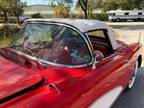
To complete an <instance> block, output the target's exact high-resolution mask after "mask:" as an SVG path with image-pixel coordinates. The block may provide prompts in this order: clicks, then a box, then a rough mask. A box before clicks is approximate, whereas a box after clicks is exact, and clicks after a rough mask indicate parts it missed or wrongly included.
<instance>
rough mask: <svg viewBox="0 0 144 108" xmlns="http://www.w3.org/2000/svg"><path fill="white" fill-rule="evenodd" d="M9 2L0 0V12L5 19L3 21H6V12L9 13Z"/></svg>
mask: <svg viewBox="0 0 144 108" xmlns="http://www.w3.org/2000/svg"><path fill="white" fill-rule="evenodd" d="M9 6H10V1H9V0H0V11H1V12H2V13H3V16H4V17H5V21H6V22H7V21H8V12H9Z"/></svg>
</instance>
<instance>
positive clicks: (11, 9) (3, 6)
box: [0, 0, 26, 22]
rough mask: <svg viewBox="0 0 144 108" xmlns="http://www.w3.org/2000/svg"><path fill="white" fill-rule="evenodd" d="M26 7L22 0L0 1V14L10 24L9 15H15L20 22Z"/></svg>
mask: <svg viewBox="0 0 144 108" xmlns="http://www.w3.org/2000/svg"><path fill="white" fill-rule="evenodd" d="M25 6H26V2H21V1H20V0H0V12H2V13H3V16H4V17H5V21H6V22H8V15H13V16H15V17H16V18H17V20H19V16H20V15H22V13H23V7H25Z"/></svg>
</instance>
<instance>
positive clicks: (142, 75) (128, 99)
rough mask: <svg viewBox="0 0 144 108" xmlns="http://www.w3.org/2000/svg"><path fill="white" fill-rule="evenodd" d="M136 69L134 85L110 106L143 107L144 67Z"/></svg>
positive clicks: (118, 107) (120, 107)
mask: <svg viewBox="0 0 144 108" xmlns="http://www.w3.org/2000/svg"><path fill="white" fill-rule="evenodd" d="M138 71H139V73H138V76H137V79H136V82H135V85H134V87H133V88H132V89H131V90H130V91H127V92H124V93H123V94H122V95H121V96H120V97H119V99H118V100H117V101H116V102H115V104H114V105H113V107H112V108H144V67H142V68H140V69H139V70H138Z"/></svg>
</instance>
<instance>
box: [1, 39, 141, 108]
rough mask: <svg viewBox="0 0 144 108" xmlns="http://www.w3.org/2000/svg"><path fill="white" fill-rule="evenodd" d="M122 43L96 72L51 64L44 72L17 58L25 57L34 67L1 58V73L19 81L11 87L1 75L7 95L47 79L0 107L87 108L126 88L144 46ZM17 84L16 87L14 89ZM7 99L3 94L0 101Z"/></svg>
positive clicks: (99, 64) (101, 63)
mask: <svg viewBox="0 0 144 108" xmlns="http://www.w3.org/2000/svg"><path fill="white" fill-rule="evenodd" d="M118 43H119V45H120V47H119V49H117V50H116V51H115V52H114V53H113V54H112V55H111V56H109V57H107V58H105V59H103V60H102V61H100V62H99V63H97V64H96V69H92V66H87V67H83V68H62V67H56V66H50V65H49V66H48V67H47V68H46V69H42V68H39V66H36V65H35V64H36V63H35V61H32V60H29V59H28V58H27V57H24V56H21V55H19V54H17V55H16V57H21V58H23V61H27V60H28V61H30V63H31V66H29V65H30V64H28V65H27V64H25V62H23V63H22V62H20V63H16V62H13V61H12V60H10V59H8V58H7V59H6V58H4V57H0V67H1V70H0V71H2V72H5V73H6V74H4V75H5V78H7V79H8V77H10V78H13V79H15V80H14V81H15V82H14V83H13V84H11V80H10V79H9V80H6V79H4V80H2V79H1V74H0V80H1V82H3V81H4V83H7V84H6V85H5V84H4V85H3V84H2V83H1V84H0V93H1V89H2V88H4V89H7V90H6V93H5V94H4V95H3V96H7V95H10V94H11V93H15V92H17V91H20V90H22V89H23V88H27V87H28V86H32V85H34V84H36V83H38V82H39V81H41V80H42V79H44V80H43V83H42V84H40V85H39V86H38V87H37V88H34V89H32V90H28V91H27V92H25V93H22V94H21V95H16V96H15V97H14V98H11V99H10V100H8V101H5V102H3V103H1V104H0V108H87V107H88V106H90V105H91V104H92V103H93V102H94V101H95V100H97V99H99V98H100V97H101V96H103V95H104V94H105V93H107V92H108V91H110V90H112V89H114V88H116V87H119V86H122V87H123V88H126V87H127V84H128V81H129V80H130V76H131V74H132V70H133V67H134V62H135V61H136V60H137V59H138V57H139V56H140V54H141V50H140V49H141V45H140V44H138V43H135V44H131V45H126V44H124V43H123V42H121V41H118ZM2 50H5V49H2ZM11 53H12V52H11ZM11 70H14V71H11ZM9 71H10V73H8V72H9ZM24 72H25V73H24ZM25 77H27V78H25ZM5 81H6V82H5ZM22 81H26V82H27V83H22ZM51 84H55V85H56V87H57V88H58V89H59V90H60V93H59V92H58V91H57V90H56V89H55V88H53V87H51V86H50V85H51ZM13 85H16V86H15V87H13ZM11 86H12V87H11ZM10 89H11V90H12V91H11V90H10ZM3 96H1V95H0V100H1V99H2V98H3Z"/></svg>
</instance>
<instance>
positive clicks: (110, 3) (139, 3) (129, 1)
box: [96, 0, 144, 11]
mask: <svg viewBox="0 0 144 108" xmlns="http://www.w3.org/2000/svg"><path fill="white" fill-rule="evenodd" d="M96 7H97V8H101V9H102V10H103V11H109V10H117V9H122V10H133V9H143V8H144V0H97V3H96Z"/></svg>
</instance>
